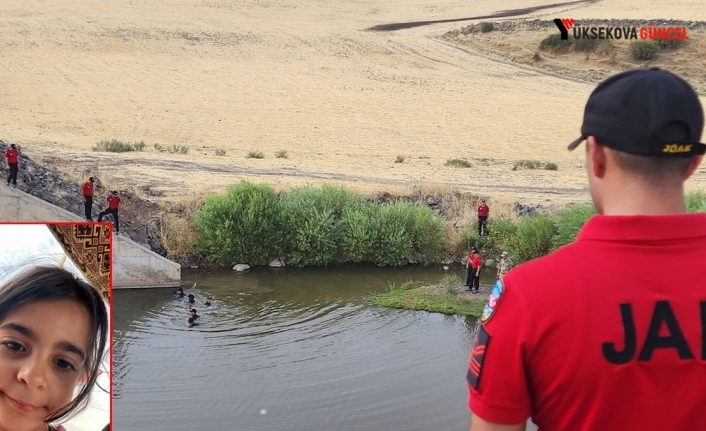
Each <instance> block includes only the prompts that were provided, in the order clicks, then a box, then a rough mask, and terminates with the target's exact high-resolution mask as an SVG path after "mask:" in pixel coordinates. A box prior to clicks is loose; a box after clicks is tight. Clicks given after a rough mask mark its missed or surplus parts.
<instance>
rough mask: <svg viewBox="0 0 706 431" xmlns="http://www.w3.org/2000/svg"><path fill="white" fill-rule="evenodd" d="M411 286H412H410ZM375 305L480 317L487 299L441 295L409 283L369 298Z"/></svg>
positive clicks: (430, 289) (433, 290)
mask: <svg viewBox="0 0 706 431" xmlns="http://www.w3.org/2000/svg"><path fill="white" fill-rule="evenodd" d="M408 284H409V285H411V286H408ZM367 300H368V302H370V303H371V304H373V305H379V306H383V307H392V308H402V309H407V310H426V311H429V312H432V313H443V314H460V315H465V316H475V317H479V316H480V315H481V313H482V312H483V306H484V305H485V298H483V297H478V298H466V297H464V296H457V295H445V294H439V292H438V291H436V290H435V289H433V288H430V287H427V286H423V285H421V286H420V285H419V283H415V282H408V283H405V284H404V285H402V286H400V287H397V288H395V287H394V286H391V288H390V290H389V291H388V292H385V293H380V294H377V295H372V296H370V297H368V298H367Z"/></svg>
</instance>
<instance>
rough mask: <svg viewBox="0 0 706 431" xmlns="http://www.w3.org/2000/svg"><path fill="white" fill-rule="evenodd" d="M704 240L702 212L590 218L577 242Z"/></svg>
mask: <svg viewBox="0 0 706 431" xmlns="http://www.w3.org/2000/svg"><path fill="white" fill-rule="evenodd" d="M696 237H706V213H695V214H673V215H671V214H670V215H659V216H651V215H634V216H606V215H594V216H593V217H591V218H590V219H589V220H588V221H587V222H586V224H585V225H584V226H583V228H581V230H580V231H579V234H578V235H577V236H576V240H577V241H586V240H588V241H590V240H599V241H631V240H632V241H664V240H675V239H686V238H696Z"/></svg>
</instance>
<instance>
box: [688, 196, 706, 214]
mask: <svg viewBox="0 0 706 431" xmlns="http://www.w3.org/2000/svg"><path fill="white" fill-rule="evenodd" d="M686 210H687V212H690V213H696V212H706V193H705V192H704V191H698V192H694V193H689V194H687V195H686Z"/></svg>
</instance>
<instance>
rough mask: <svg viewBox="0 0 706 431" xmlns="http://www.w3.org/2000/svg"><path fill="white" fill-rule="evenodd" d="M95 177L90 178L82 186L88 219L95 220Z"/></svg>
mask: <svg viewBox="0 0 706 431" xmlns="http://www.w3.org/2000/svg"><path fill="white" fill-rule="evenodd" d="M94 182H95V179H94V178H93V177H91V178H89V179H88V181H86V182H85V183H83V185H82V186H81V194H82V195H83V206H84V209H85V212H86V220H88V221H93V216H92V215H91V210H92V209H93V183H94Z"/></svg>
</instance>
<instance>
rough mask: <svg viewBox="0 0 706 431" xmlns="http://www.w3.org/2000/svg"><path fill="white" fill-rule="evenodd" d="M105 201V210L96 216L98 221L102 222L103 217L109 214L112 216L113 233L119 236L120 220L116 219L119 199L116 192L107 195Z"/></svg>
mask: <svg viewBox="0 0 706 431" xmlns="http://www.w3.org/2000/svg"><path fill="white" fill-rule="evenodd" d="M106 201H107V208H106V209H105V210H103V211H101V212H100V213H99V214H98V221H99V222H100V221H103V217H105V216H106V215H107V214H111V215H112V216H113V220H115V223H114V224H115V233H116V234H119V233H120V220H119V219H118V208H119V207H120V198H119V197H118V191H117V190H113V192H112V193H111V194H109V195H108V198H107V199H106Z"/></svg>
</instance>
